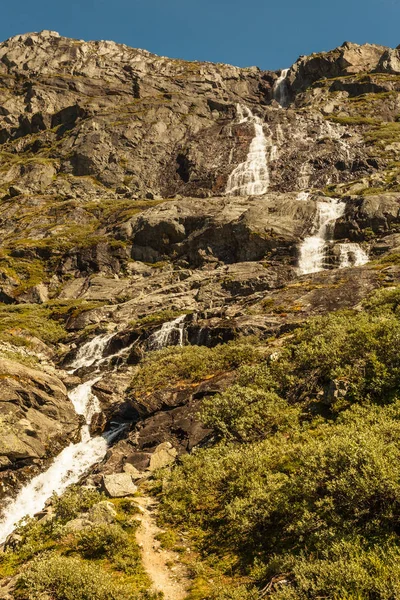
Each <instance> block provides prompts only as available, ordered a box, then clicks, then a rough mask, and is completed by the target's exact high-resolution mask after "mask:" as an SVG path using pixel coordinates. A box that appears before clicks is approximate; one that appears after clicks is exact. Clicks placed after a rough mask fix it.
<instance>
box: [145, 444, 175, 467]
mask: <svg viewBox="0 0 400 600" xmlns="http://www.w3.org/2000/svg"><path fill="white" fill-rule="evenodd" d="M177 455H178V452H177V451H176V450H175V448H174V447H173V446H172V444H171V443H170V442H164V443H163V444H160V445H159V446H157V448H156V449H155V450H154V452H153V454H152V455H151V458H150V465H149V471H152V472H153V471H156V470H157V469H162V468H163V467H166V466H168V465H170V464H171V463H173V462H174V461H175V459H176V457H177Z"/></svg>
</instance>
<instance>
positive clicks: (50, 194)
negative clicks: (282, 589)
mask: <svg viewBox="0 0 400 600" xmlns="http://www.w3.org/2000/svg"><path fill="white" fill-rule="evenodd" d="M0 145H1V148H0V240H1V244H0V301H1V304H0V367H1V374H0V379H1V381H2V382H3V383H2V384H1V386H0V407H2V410H1V415H0V435H1V444H0V499H1V500H2V501H3V503H4V505H6V504H7V501H8V500H9V499H10V498H11V497H13V496H15V494H16V493H17V492H18V490H20V489H21V485H23V484H26V483H27V482H29V481H31V480H32V477H34V476H37V475H38V474H39V473H41V472H43V471H44V470H45V469H46V468H47V466H48V465H49V464H50V459H52V457H54V456H57V455H59V453H60V451H61V450H62V449H63V448H64V447H66V446H67V445H68V443H70V442H74V443H75V444H77V445H79V440H80V431H83V429H82V427H83V428H85V427H86V425H85V424H84V422H85V419H86V423H87V427H88V430H89V429H90V432H86V430H85V432H86V433H87V435H88V436H89V437H90V435H91V436H94V437H92V438H91V440H92V441H93V440H96V439H101V440H103V439H106V440H107V442H108V444H109V447H108V449H107V448H106V446H107V444H105V450H104V452H103V454H101V449H100V451H99V448H97V449H96V451H95V452H94V450H93V448H92V447H91V451H92V452H93V461H92V463H91V464H86V462H83V464H84V465H85V466H86V467H88V466H89V467H92V470H91V471H90V473H89V479H88V480H87V481H89V482H90V483H91V484H94V485H97V486H100V485H103V483H102V482H104V477H106V476H113V475H122V474H126V473H131V474H135V477H137V479H138V480H140V479H141V478H145V479H146V478H147V477H148V476H149V473H153V472H154V471H156V470H157V468H158V467H160V466H163V465H167V464H170V463H171V462H173V461H174V460H175V458H176V456H177V455H179V456H183V455H185V454H187V453H190V452H191V451H192V450H193V448H195V447H203V446H204V445H207V444H210V443H211V442H212V440H215V432H213V428H212V427H211V426H210V425H209V424H208V423H205V422H204V419H201V418H200V416H199V409H200V408H201V406H202V404H203V401H204V399H210V398H213V397H219V395H220V394H221V393H224V392H225V391H226V390H228V391H229V390H230V389H231V387H232V385H234V383H235V382H236V381H237V378H238V374H237V369H238V367H239V366H240V365H241V364H247V362H250V363H251V364H252V363H253V362H260V361H262V360H265V359H266V357H268V356H271V353H275V352H277V351H279V348H280V347H281V346H282V344H284V343H285V341H284V340H285V339H286V337H285V336H288V335H289V337H290V335H291V332H293V331H294V330H295V329H296V328H297V327H298V326H299V325H301V324H303V323H305V322H306V321H307V320H308V319H309V318H310V317H315V316H318V315H325V314H327V313H330V312H332V311H338V310H342V309H346V310H350V309H355V311H356V312H357V311H361V310H363V309H362V307H363V306H364V304H363V303H364V302H365V301H366V299H367V298H369V297H370V295H371V293H372V292H374V290H378V289H380V288H384V287H393V286H396V285H397V284H398V282H399V280H400V268H399V264H400V263H399V255H400V212H399V208H400V49H399V48H397V49H390V48H385V47H381V46H376V45H370V44H366V45H363V46H358V45H356V44H352V43H348V42H346V43H344V44H343V45H342V46H341V47H339V48H337V49H335V50H332V51H330V52H324V53H319V54H313V55H311V56H308V57H304V56H303V57H300V58H299V59H298V61H297V62H296V63H295V64H294V65H293V66H292V67H291V68H290V69H288V70H284V71H281V72H280V71H279V72H272V71H261V70H260V69H258V68H256V67H251V68H246V69H242V68H237V67H233V66H230V65H224V64H212V63H201V62H186V61H182V60H172V59H168V58H165V57H159V56H156V55H153V54H151V53H149V52H147V51H145V50H138V49H133V48H129V47H127V46H123V45H119V44H116V43H114V42H106V41H101V42H84V41H82V40H71V39H68V38H64V37H61V36H60V35H59V34H57V33H55V32H52V31H42V32H40V33H31V34H24V35H20V36H16V37H13V38H10V39H9V40H6V41H5V42H3V43H2V44H0ZM243 340H244V341H243ZM249 340H250V346H251V345H252V344H254V347H255V349H254V352H255V354H251V358H249V359H248V358H243V359H242V358H241V357H242V355H243V356H244V354H246V353H247V352H248V351H249V350H248V347H247V345H248V343H249ZM243 344H244V346H245V347H246V350H244V349H243V347H244V346H243ZM246 344H247V345H246ZM165 346H171V347H172V349H169V350H163V348H164V347H165ZM157 351H159V352H160V354H155V352H157ZM171 352H172V354H171ZM174 352H175V353H176V354H174ZM179 352H182V353H183V354H182V357H183V358H182V361H183V362H184V361H186V360H187V361H188V365H186V363H185V365H186V366H182V365H183V362H180V359H179V358H177V357H179V356H181V355H180V354H179ZM196 352H197V354H196ZM168 353H170V354H168ZM185 353H186V354H185ZM191 353H192V354H191ZM168 356H173V357H175V358H173V361H176V362H174V363H173V365H174V366H173V373H172V374H171V372H167V371H166V370H165V369H166V366H165V364H166V363H165V361H167V362H168V360H170V359H168ZM246 356H247V354H246ZM154 357H156V358H154ZM157 357H159V358H157ZM191 357H192V358H191ZM197 360H199V362H200V363H202V366H201V367H200V366H199V365H198V364H197V362H196V361H197ZM164 363H165V364H164ZM163 369H164V370H163ZM162 377H164V379H162ZM325 384H326V385H325ZM325 384H324V385H325V387H324V388H323V389H322V388H321V390H319V392H318V393H320V394H325V395H326V394H328V395H329V393H331V392H329V390H331V391H332V389H333V388H332V385H334V384H333V383H332V381H329V382H325ZM335 385H336V384H335ZM85 386H86V387H85ZM329 386H331V387H329ZM336 392H337V390H336V388H335V389H334V392H332V393H336ZM68 395H69V398H68ZM336 396H337V393H336ZM71 399H73V405H74V407H75V410H73V406H72V404H71V401H70V400H71ZM76 413H78V414H76ZM78 415H80V416H78ZM110 431H111V432H113V433H112V435H111V437H110ZM86 433H85V435H86ZM104 433H105V434H106V438H101V435H102V434H104ZM89 434H90V435H89ZM107 435H108V436H109V437H107ZM96 436H100V437H99V438H96ZM82 439H83V442H84V441H85V439H86V438H82ZM87 439H89V438H87ZM83 442H82V443H83ZM80 448H81V447H80V446H79V449H80ZM98 452H100V453H98ZM74 456H75V459H74V460H76V461H79V457H80V456H81V455H80V454H79V453H78V454H76V455H74ZM95 459H96V460H97V462H96V461H95ZM93 463H95V465H94V466H93ZM66 472H67V471H66ZM85 473H86V475H87V473H88V471H87V468H86V470H85ZM79 474H82V475H83V474H84V473H83V472H82V473H80V472H79ZM60 485H61V484H60ZM60 489H61V488H60ZM63 489H64V488H63ZM50 495H51V494H50ZM46 499H47V498H46ZM21 516H22V515H21ZM1 524H2V521H1V519H0V530H1ZM7 533H8V531H7ZM1 541H2V540H0V542H1ZM0 597H2V596H1V593H0ZM5 597H6V596H5ZM21 597H22V596H21ZM199 597H200V596H199ZM204 597H206V596H204ZM209 597H210V598H211V596H207V598H209ZM212 597H213V598H214V596H212ZM220 597H221V598H222V596H220ZM237 597H238V598H239V596H237ZM252 597H253V596H252ZM262 597H264V596H262ZM196 598H197V596H196ZM224 598H225V596H224ZM232 598H233V596H232Z"/></svg>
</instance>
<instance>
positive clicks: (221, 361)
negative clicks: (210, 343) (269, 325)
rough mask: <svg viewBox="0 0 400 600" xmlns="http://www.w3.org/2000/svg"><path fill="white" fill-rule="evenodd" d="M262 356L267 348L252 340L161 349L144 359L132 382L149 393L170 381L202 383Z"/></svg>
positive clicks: (135, 389)
mask: <svg viewBox="0 0 400 600" xmlns="http://www.w3.org/2000/svg"><path fill="white" fill-rule="evenodd" d="M264 351H265V350H264ZM261 356H263V349H262V348H260V347H257V345H255V344H254V343H252V340H251V339H243V340H239V341H234V342H229V343H228V344H222V345H220V346H216V347H215V348H207V347H205V346H185V347H183V348H179V347H172V348H165V349H163V350H157V351H156V352H151V353H149V354H148V355H146V356H145V357H144V359H143V361H142V363H141V369H140V371H139V372H138V374H137V375H135V377H134V378H133V380H132V382H131V389H132V390H134V391H138V392H149V391H151V390H154V389H158V388H160V387H161V386H165V384H166V382H168V383H169V384H175V383H178V382H186V383H191V382H198V381H201V380H203V379H206V378H207V377H209V376H210V375H216V374H218V373H223V372H224V371H230V370H232V369H236V368H237V367H238V366H239V365H242V364H250V363H252V362H256V361H258V360H259V359H260V357H261Z"/></svg>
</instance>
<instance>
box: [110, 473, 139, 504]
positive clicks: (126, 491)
mask: <svg viewBox="0 0 400 600" xmlns="http://www.w3.org/2000/svg"><path fill="white" fill-rule="evenodd" d="M103 487H104V490H105V491H106V493H107V494H108V496H110V498H124V497H125V496H132V495H133V494H135V492H136V491H137V486H136V485H135V484H134V483H133V481H132V477H131V476H130V475H129V473H114V474H112V475H104V477H103Z"/></svg>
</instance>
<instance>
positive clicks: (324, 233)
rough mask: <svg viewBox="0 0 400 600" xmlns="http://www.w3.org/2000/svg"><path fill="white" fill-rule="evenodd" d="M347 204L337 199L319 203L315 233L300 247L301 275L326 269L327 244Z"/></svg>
mask: <svg viewBox="0 0 400 600" xmlns="http://www.w3.org/2000/svg"><path fill="white" fill-rule="evenodd" d="M345 206H346V205H345V203H344V202H340V201H339V200H337V199H336V198H333V199H332V200H329V201H327V202H318V203H317V214H316V217H315V220H314V230H315V233H314V235H312V236H309V237H306V238H305V240H304V241H303V243H302V244H301V246H300V257H299V270H300V273H301V274H307V273H316V272H317V271H322V270H323V269H324V268H325V255H326V243H327V241H329V240H330V239H331V237H330V234H331V233H332V228H333V226H334V224H335V221H336V220H337V219H339V218H340V217H341V216H342V215H343V213H344V210H345Z"/></svg>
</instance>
